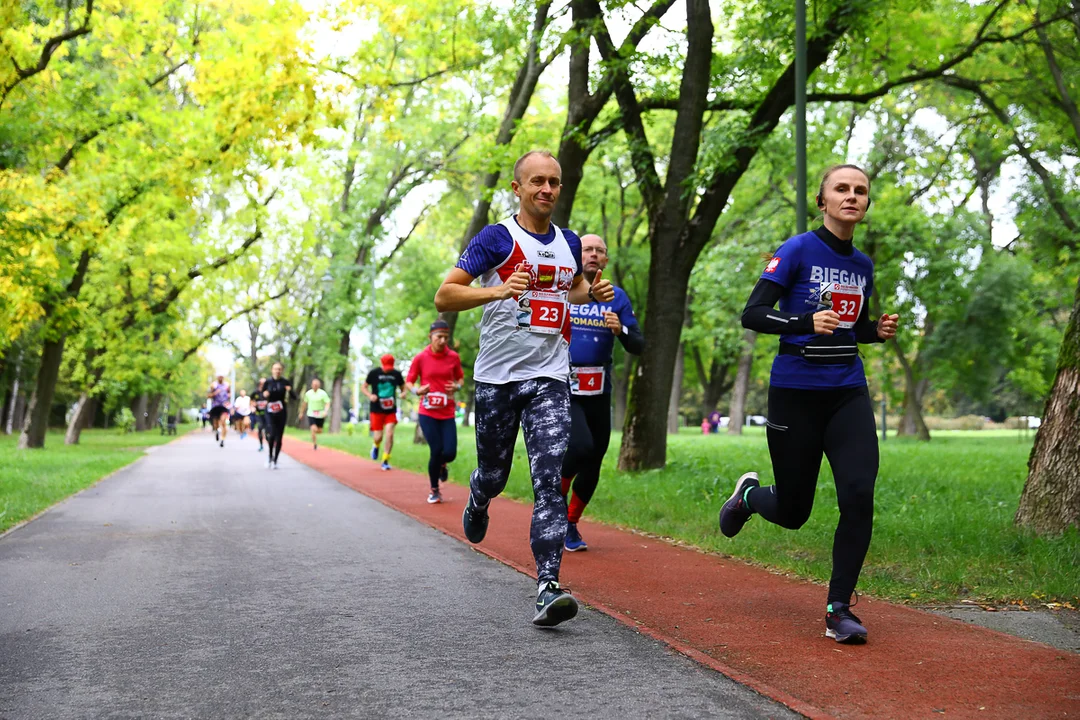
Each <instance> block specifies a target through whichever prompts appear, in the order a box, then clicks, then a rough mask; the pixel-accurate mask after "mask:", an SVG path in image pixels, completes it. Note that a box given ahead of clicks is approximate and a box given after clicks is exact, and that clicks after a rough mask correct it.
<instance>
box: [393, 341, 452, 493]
mask: <svg viewBox="0 0 1080 720" xmlns="http://www.w3.org/2000/svg"><path fill="white" fill-rule="evenodd" d="M429 337H430V338H431V344H430V345H428V346H427V347H426V348H424V349H423V350H422V351H420V353H419V354H418V355H417V356H416V357H414V358H413V360H412V362H411V363H410V364H409V376H408V377H407V378H405V387H406V388H407V389H408V390H409V391H410V392H411V393H413V394H414V395H419V396H420V410H419V411H418V417H419V421H420V430H421V432H423V433H424V439H425V440H427V444H428V450H429V451H430V453H431V454H430V456H429V458H428V481H429V482H430V484H431V492H430V493H429V494H428V499H427V501H428V502H429V503H440V502H442V493H441V492H440V491H439V483H440V482H445V481H446V478H447V475H448V471H447V469H446V466H447V465H448V464H449V463H452V462H453V461H454V458H455V457H457V424H456V423H455V421H454V415H455V410H456V407H457V405H456V403H455V402H454V393H455V392H457V391H458V390H460V389H461V385H462V382H463V381H464V378H465V374H464V373H463V372H462V371H461V357H460V356H459V355H458V354H457V353H456V352H454V351H453V350H451V349H450V347H449V346H448V345H447V343H448V342H449V340H450V326H449V325H447V324H446V322H445V321H443V320H436V321H435V322H433V323H431V328H430V331H429ZM417 380H419V381H420V382H421V383H422V384H421V385H417V384H416V382H417Z"/></svg>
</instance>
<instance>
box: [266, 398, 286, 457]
mask: <svg viewBox="0 0 1080 720" xmlns="http://www.w3.org/2000/svg"><path fill="white" fill-rule="evenodd" d="M266 419H267V427H266V439H267V440H268V441H269V444H270V447H269V450H270V455H269V458H270V460H272V461H273V462H277V459H278V456H279V455H281V441H282V439H283V438H284V437H285V423H286V421H287V420H288V419H289V414H288V413H287V412H286V411H285V410H282V411H281V412H277V413H267V414H266Z"/></svg>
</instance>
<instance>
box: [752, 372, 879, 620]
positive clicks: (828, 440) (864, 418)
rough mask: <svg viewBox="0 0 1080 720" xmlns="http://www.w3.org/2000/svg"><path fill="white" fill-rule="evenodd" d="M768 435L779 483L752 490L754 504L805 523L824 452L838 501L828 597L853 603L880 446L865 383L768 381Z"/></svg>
mask: <svg viewBox="0 0 1080 720" xmlns="http://www.w3.org/2000/svg"><path fill="white" fill-rule="evenodd" d="M766 433H767V435H768V438H769V455H770V456H771V457H772V466H773V476H774V477H775V478H776V484H775V485H773V486H771V487H762V488H755V489H754V490H751V491H750V494H749V498H748V499H749V501H750V509H751V510H753V511H754V512H756V513H758V514H759V515H761V517H763V518H765V519H766V520H768V521H769V522H771V523H775V524H777V525H780V526H782V527H785V528H789V529H791V530H797V529H798V528H800V527H802V525H803V523H805V522H806V521H807V519H809V517H810V510H811V509H812V508H813V507H814V490H815V489H816V487H817V478H818V470H820V469H821V457H822V454H823V453H824V455H825V456H826V457H828V458H829V466H830V467H831V468H832V473H833V479H834V481H835V483H836V501H837V504H838V505H839V506H840V522H839V523H838V524H837V526H836V533H835V535H833V551H832V560H833V572H832V578H831V579H830V580H829V597H828V602H842V603H850V602H851V594H852V593H853V592H854V591H855V583H856V582H858V580H859V573H860V572H861V571H862V564H863V560H864V559H865V558H866V551H867V549H868V548H869V547H870V537H871V535H872V534H873V529H874V482H875V480H876V479H877V472H878V444H877V433H876V431H875V425H874V409H873V407H872V406H871V404H870V395H869V393H868V392H867V389H866V388H865V387H860V388H843V389H837V390H795V389H791V388H778V387H770V388H769V420H768V427H767V429H766Z"/></svg>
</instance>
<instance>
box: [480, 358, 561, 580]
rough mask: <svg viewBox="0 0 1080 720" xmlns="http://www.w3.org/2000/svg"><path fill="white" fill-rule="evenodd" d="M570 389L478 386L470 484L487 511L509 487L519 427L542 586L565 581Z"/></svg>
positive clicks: (535, 384) (531, 383) (533, 383)
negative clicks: (563, 471)
mask: <svg viewBox="0 0 1080 720" xmlns="http://www.w3.org/2000/svg"><path fill="white" fill-rule="evenodd" d="M569 405H570V386H569V385H568V384H567V383H566V381H565V380H553V379H550V378H537V379H534V380H519V381H516V382H508V383H505V384H503V385H491V384H489V383H483V382H478V383H476V404H475V411H476V470H474V471H473V474H472V478H471V479H470V481H469V488H470V490H471V494H472V502H473V505H475V506H478V507H485V506H486V505H487V503H488V501H489V500H491V498H493V497H496V496H497V495H499V494H500V493H501V492H502V491H503V490H504V489H505V488H506V481H507V479H508V478H509V477H510V467H511V465H512V464H513V462H514V446H515V444H516V442H517V435H518V428H522V429H524V431H525V451H526V453H527V454H528V456H529V473H530V475H532V486H533V514H532V525H531V526H530V528H529V545H530V546H531V548H532V553H533V558H534V559H535V560H536V577H537V580H538V581H539V582H545V581H549V580H553V581H557V580H558V579H559V567H560V565H561V564H562V554H563V542H565V540H566V503H565V502H564V501H563V497H562V493H560V492H559V467H560V466H561V465H562V458H563V455H565V454H566V441H567V437H568V436H569V434H570V428H569V427H568V426H567V424H566V415H567V413H568V412H569V411H570V408H569Z"/></svg>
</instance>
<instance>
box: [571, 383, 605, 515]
mask: <svg viewBox="0 0 1080 720" xmlns="http://www.w3.org/2000/svg"><path fill="white" fill-rule="evenodd" d="M610 441H611V395H607V394H604V395H571V396H570V446H569V447H568V448H567V449H566V457H564V458H563V465H562V476H563V477H564V478H568V479H569V478H573V480H574V483H573V485H572V487H573V491H574V495H576V496H577V497H578V498H579V499H580V500H581V507H582V508H584V506H585V505H588V504H589V501H590V500H592V496H593V493H594V492H596V485H597V484H598V483H599V482H600V466H601V465H602V464H603V462H604V455H605V454H606V453H607V450H608V443H609V442H610ZM575 505H576V503H575ZM575 509H576V508H575ZM570 522H577V518H576V517H572V518H570Z"/></svg>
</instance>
